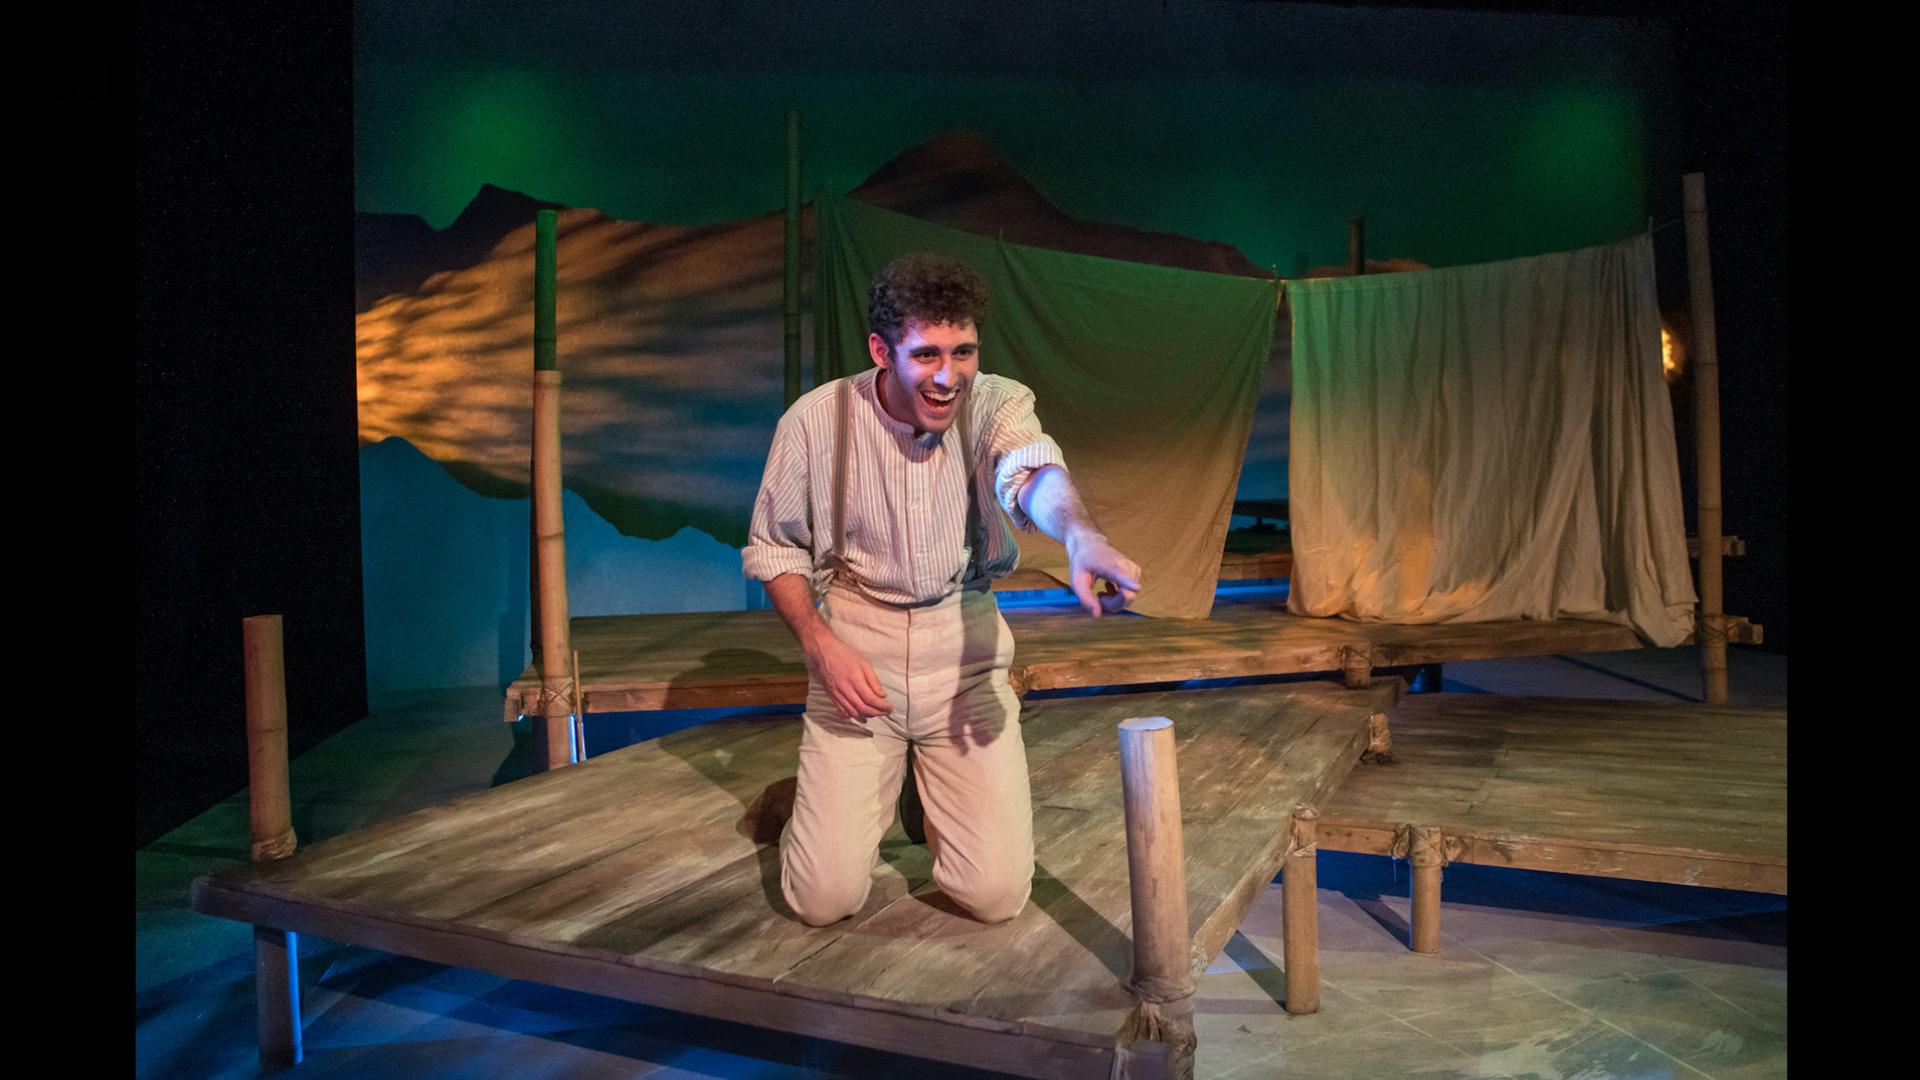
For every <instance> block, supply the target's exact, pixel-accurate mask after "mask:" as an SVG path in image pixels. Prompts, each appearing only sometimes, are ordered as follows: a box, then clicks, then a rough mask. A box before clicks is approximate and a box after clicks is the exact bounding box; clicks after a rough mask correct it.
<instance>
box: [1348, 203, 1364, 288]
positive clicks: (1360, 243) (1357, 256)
mask: <svg viewBox="0 0 1920 1080" xmlns="http://www.w3.org/2000/svg"><path fill="white" fill-rule="evenodd" d="M1347 269H1348V270H1350V271H1352V273H1353V276H1354V277H1359V276H1360V275H1361V274H1364V273H1366V272H1367V217H1366V215H1365V214H1355V215H1354V216H1353V217H1352V218H1350V219H1349V220H1348V221H1347Z"/></svg>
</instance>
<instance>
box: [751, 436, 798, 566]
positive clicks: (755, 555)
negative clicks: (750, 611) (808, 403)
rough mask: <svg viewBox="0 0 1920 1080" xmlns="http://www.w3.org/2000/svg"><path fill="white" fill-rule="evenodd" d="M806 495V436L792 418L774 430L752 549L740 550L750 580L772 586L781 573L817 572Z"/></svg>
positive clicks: (755, 515) (755, 509)
mask: <svg viewBox="0 0 1920 1080" xmlns="http://www.w3.org/2000/svg"><path fill="white" fill-rule="evenodd" d="M809 505H810V500H809V499H808V491H807V443H806V433H805V432H804V431H802V430H801V428H800V425H799V424H798V423H797V422H796V421H795V420H794V418H793V417H792V416H791V415H789V416H786V417H783V418H781V421H780V424H779V426H778V427H776V428H775V429H774V433H773V448H772V449H771V450H769V451H768V452H767V471H766V472H765V473H763V474H762V475H761V477H760V494H759V496H758V497H756V498H755V499H754V500H753V520H752V522H751V523H750V524H749V525H748V526H747V546H746V547H744V548H742V549H741V551H740V567H741V570H742V572H743V573H744V574H745V576H746V577H749V578H753V579H754V580H757V581H772V580H773V579H774V578H777V577H779V576H780V575H781V574H805V575H808V576H811V575H812V573H813V523H812V521H811V518H810V511H809Z"/></svg>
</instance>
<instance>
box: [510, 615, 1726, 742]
mask: <svg viewBox="0 0 1920 1080" xmlns="http://www.w3.org/2000/svg"><path fill="white" fill-rule="evenodd" d="M1005 614H1006V619H1007V623H1008V624H1009V625H1010V626H1011V627H1012V628H1013V636H1014V641H1015V642H1016V644H1017V652H1016V653H1015V656H1014V660H1013V670H1012V672H1011V677H1012V679H1013V684H1014V688H1015V689H1016V690H1018V691H1020V692H1022V693H1026V692H1029V691H1033V690H1051V689H1057V688H1061V687H1081V686H1129V685H1139V684H1142V683H1156V682H1175V681H1182V680H1186V679H1211V678H1226V677H1238V676H1247V675H1286V674H1294V673H1299V672H1324V671H1340V670H1341V669H1342V667H1343V656H1344V654H1345V651H1346V650H1349V649H1357V650H1364V651H1365V653H1366V655H1367V656H1368V657H1369V658H1370V662H1371V664H1372V666H1373V667H1376V668H1379V667H1397V666H1405V665H1414V664H1434V663H1445V662H1451V661H1459V660H1486V659H1493V658H1496V657H1504V656H1545V655H1553V654H1556V653H1582V652H1608V651H1612V650H1617V649H1632V648H1638V647H1639V646H1640V644H1641V643H1640V640H1639V639H1638V638H1637V637H1635V636H1634V633H1633V631H1632V629H1630V628H1628V627H1626V626H1621V625H1617V624H1613V623H1601V622H1588V621H1584V620H1578V619H1562V620H1557V621H1553V622H1537V621H1521V622H1501V623H1462V624H1449V625H1444V626H1400V625H1389V624H1384V623H1356V622H1348V621H1346V620H1344V619H1320V618H1303V617H1301V616H1298V615H1289V614H1288V613H1287V612H1286V604H1285V600H1284V594H1283V593H1282V592H1281V591H1280V590H1278V589H1273V590H1257V591H1251V592H1249V593H1248V594H1245V595H1233V596H1223V597H1222V598H1221V599H1220V600H1218V601H1217V602H1216V603H1215V604H1214V609H1213V617H1212V618H1209V619H1147V618H1142V617H1140V616H1137V615H1122V616H1110V617H1103V618H1099V619H1094V618H1089V617H1088V616H1087V615H1086V613H1085V612H1083V611H1081V610H1080V609H1079V607H1077V606H1076V605H1073V604H1066V603H1063V604H1054V605H1046V606H1035V607H1024V606H1022V607H1009V608H1007V610H1006V612H1005ZM1755 629H1757V628H1755ZM573 647H574V648H575V649H576V650H578V651H579V653H580V683H581V686H582V688H583V692H584V704H585V710H586V712H588V713H589V714H591V713H596V712H626V711H637V710H651V709H691V708H711V707H719V706H749V705H796V704H801V703H803V702H805V701H806V697H807V671H806V664H805V662H804V660H803V659H802V657H801V653H800V647H799V645H797V644H796V643H795V642H794V640H793V635H791V634H789V633H788V632H787V629H786V627H785V626H784V625H782V624H781V622H780V617H779V616H778V615H776V614H774V613H773V612H771V611H716V612H692V613H686V614H667V615H610V616H599V617H583V618H577V619H574V620H573ZM539 693H540V677H539V671H538V668H537V666H530V667H528V668H527V670H526V671H524V672H522V673H521V675H520V677H519V678H518V679H516V680H514V682H513V684H512V685H511V686H509V687H508V688H507V694H506V701H505V718H506V719H507V720H510V721H511V720H513V719H515V718H516V717H518V716H520V715H522V714H527V715H532V714H534V713H536V712H538V709H537V706H536V703H537V701H538V699H539Z"/></svg>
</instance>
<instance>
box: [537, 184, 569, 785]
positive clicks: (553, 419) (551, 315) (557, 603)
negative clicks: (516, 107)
mask: <svg viewBox="0 0 1920 1080" xmlns="http://www.w3.org/2000/svg"><path fill="white" fill-rule="evenodd" d="M533 221H534V239H533V532H534V541H535V545H536V548H537V552H536V553H537V555H538V558H536V559H535V561H534V572H535V574H536V575H537V577H538V580H539V583H540V603H539V608H538V610H539V612H540V718H539V719H538V720H537V721H536V723H538V724H539V725H540V728H541V730H540V731H539V732H538V734H537V735H536V737H535V751H534V754H535V757H536V759H537V760H536V762H535V764H536V765H537V766H538V767H539V768H540V769H541V770H543V771H544V770H546V769H557V768H559V767H560V766H562V765H566V764H570V763H571V762H572V761H573V732H572V729H571V725H570V724H569V722H568V721H569V717H570V714H571V704H572V699H573V695H572V693H571V692H570V689H569V680H568V678H567V631H568V626H567V537H566V522H565V520H564V518H563V516H562V513H561V507H562V506H563V502H562V499H563V493H564V489H563V488H562V486H561V478H560V359H559V341H558V339H559V334H558V321H559V320H558V317H557V310H556V309H557V304H556V300H555V293H556V292H557V289H556V287H555V277H556V274H555V269H556V263H557V249H558V247H559V242H558V235H559V215H558V214H557V213H555V212H554V211H552V210H541V211H539V212H538V213H536V214H534V217H533Z"/></svg>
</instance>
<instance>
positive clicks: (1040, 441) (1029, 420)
mask: <svg viewBox="0 0 1920 1080" xmlns="http://www.w3.org/2000/svg"><path fill="white" fill-rule="evenodd" d="M987 438H988V443H987V452H988V453H989V454H990V455H992V457H991V460H992V462H993V491H994V495H995V496H996V497H998V498H999V500H1000V505H1001V506H1002V507H1004V508H1005V509H1006V511H1007V517H1009V518H1011V519H1012V520H1013V524H1014V526H1015V527H1016V528H1018V529H1020V530H1021V531H1022V532H1034V531H1036V529H1035V526H1034V523H1033V519H1031V518H1029V517H1028V516H1027V514H1026V511H1024V510H1022V509H1020V489H1021V488H1023V487H1025V486H1026V485H1027V480H1028V479H1029V478H1030V477H1032V476H1033V473H1034V470H1036V469H1040V468H1042V467H1044V466H1047V465H1058V466H1060V467H1061V468H1062V469H1064V468H1066V467H1067V459H1066V456H1065V455H1063V454H1061V452H1060V444H1059V443H1056V442H1054V441H1053V438H1052V437H1051V436H1049V435H1048V434H1047V433H1046V432H1044V431H1042V430H1040V418H1039V417H1038V416H1035V415H1034V412H1033V391H1032V390H1029V389H1027V388H1026V387H1024V386H1022V387H1020V388H1019V389H1018V391H1016V392H1015V393H1014V394H1013V395H1012V396H1010V397H1009V398H1008V399H1007V400H1006V401H1005V402H1002V403H1001V405H1000V408H999V410H998V411H997V412H996V413H995V414H994V420H993V425H992V427H991V429H990V434H989V435H988V437H987Z"/></svg>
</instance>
